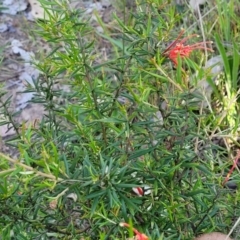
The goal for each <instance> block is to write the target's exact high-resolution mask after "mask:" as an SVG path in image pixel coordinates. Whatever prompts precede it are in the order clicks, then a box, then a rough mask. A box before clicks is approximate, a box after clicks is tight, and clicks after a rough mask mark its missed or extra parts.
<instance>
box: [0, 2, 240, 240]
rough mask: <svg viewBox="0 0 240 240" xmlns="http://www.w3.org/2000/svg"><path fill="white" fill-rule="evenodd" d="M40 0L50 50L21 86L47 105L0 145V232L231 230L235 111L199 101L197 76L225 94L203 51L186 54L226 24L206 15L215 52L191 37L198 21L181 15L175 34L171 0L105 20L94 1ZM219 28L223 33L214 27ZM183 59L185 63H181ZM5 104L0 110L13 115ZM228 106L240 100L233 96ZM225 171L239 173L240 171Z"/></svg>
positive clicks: (18, 235)
mask: <svg viewBox="0 0 240 240" xmlns="http://www.w3.org/2000/svg"><path fill="white" fill-rule="evenodd" d="M39 2H41V3H42V5H43V8H44V10H45V12H46V15H48V16H47V19H48V20H46V21H39V22H38V23H37V27H36V29H37V30H35V32H34V34H33V36H35V35H37V36H38V39H39V38H41V40H42V41H45V42H46V44H49V47H50V49H51V51H50V52H48V53H47V54H45V53H42V54H43V56H44V57H43V58H41V59H36V61H35V62H34V64H35V66H36V67H37V68H38V69H39V70H40V71H41V76H40V77H39V78H38V79H34V81H33V83H34V84H33V85H30V84H28V89H27V92H30V91H31V92H33V93H34V98H33V99H32V103H38V104H41V105H42V106H44V109H45V110H44V116H43V118H42V119H40V120H38V121H37V120H36V121H35V124H28V125H27V124H25V123H23V124H20V123H19V124H17V125H16V124H15V125H14V126H15V128H16V130H17V132H18V137H16V138H14V139H12V140H9V141H8V142H7V143H8V144H10V145H11V146H13V147H15V149H16V150H17V152H18V158H17V159H16V158H15V159H13V158H12V157H11V156H6V155H5V154H3V153H1V154H0V160H1V161H0V169H1V170H0V212H1V214H0V234H1V237H0V238H1V239H11V237H14V238H15V239H78V240H79V239H87V240H88V239H89V240H90V239H101V240H103V239H104V240H105V239H113V240H117V239H119V240H120V239H127V238H129V237H131V235H135V236H134V237H135V238H137V239H138V240H147V239H153V240H155V239H157V240H159V239H181V240H189V239H194V237H195V236H198V235H200V234H202V233H204V232H209V231H213V230H214V231H216V232H218V231H221V232H225V233H227V232H228V231H229V230H230V229H231V226H232V224H233V222H234V220H235V218H236V217H238V216H239V215H240V205H239V203H238V199H239V191H238V190H237V191H235V192H233V191H232V190H231V189H228V188H227V187H226V186H227V184H222V182H223V181H224V179H225V177H226V175H227V173H228V172H229V168H231V166H232V162H231V161H230V160H229V159H230V158H229V156H230V155H231V152H234V151H235V149H234V148H235V147H236V146H237V147H238V148H239V146H238V145H239V143H238V142H237V140H236V139H235V138H232V133H233V131H235V132H236V131H237V129H238V127H239V122H240V121H238V120H237V119H238V118H239V116H237V115H234V116H235V118H234V119H235V121H233V122H232V123H231V125H230V124H229V122H228V117H229V116H228V117H227V116H226V115H224V114H226V113H227V112H226V113H225V112H224V114H222V115H218V111H217V110H218V109H216V107H215V105H214V104H211V103H210V104H209V105H210V107H209V108H208V109H205V108H204V107H203V104H199V102H200V103H201V101H203V96H202V95H201V94H197V93H196V91H193V89H195V88H196V83H197V82H199V81H202V80H208V81H209V82H210V83H212V85H211V86H212V87H213V89H214V93H213V96H212V97H213V98H216V96H222V95H221V94H220V93H221V92H220V91H218V86H216V85H215V83H214V81H213V80H212V78H211V75H210V74H209V72H211V69H210V70H209V69H205V68H204V64H205V63H204V62H203V59H204V51H198V52H197V53H198V54H196V56H194V58H193V57H191V58H190V54H191V53H192V52H193V51H195V50H204V49H205V50H207V51H208V53H209V55H210V56H209V57H212V55H213V56H214V54H218V55H219V54H221V55H224V56H225V55H226V56H227V54H224V53H225V52H226V51H224V48H223V46H222V45H221V44H219V42H220V41H222V42H224V41H225V40H226V39H225V38H224V36H225V35H227V32H225V34H222V32H221V31H220V30H221V29H222V28H220V27H219V25H218V24H219V23H218V22H216V25H215V27H214V29H213V28H212V22H211V23H210V22H207V20H206V22H205V24H204V28H205V29H204V31H205V34H206V39H209V41H210V40H212V41H215V39H216V40H217V43H218V44H217V46H218V49H216V50H215V52H213V51H212V48H211V47H210V46H205V45H210V42H209V41H207V42H200V43H196V42H195V41H196V38H195V36H196V35H195V34H201V32H200V31H199V30H198V28H197V27H196V28H192V27H191V26H192V25H191V26H189V22H184V25H185V29H188V30H186V31H181V32H180V34H179V35H178V36H176V35H177V34H176V33H178V32H179V28H180V26H181V24H182V23H183V21H185V16H183V15H182V14H183V13H179V12H177V8H176V5H175V4H173V2H174V1H172V2H171V1H161V0H148V1H136V6H135V7H134V8H133V9H132V10H130V8H128V9H127V8H121V9H118V10H119V11H116V14H113V17H112V19H111V20H110V22H109V23H104V22H103V18H101V16H100V15H99V14H98V13H97V12H94V11H93V13H92V14H93V15H94V17H93V18H91V19H89V11H88V12H86V11H84V10H82V9H80V10H79V11H76V10H75V9H70V8H69V7H68V4H67V1H57V0H52V1H51V3H50V2H48V1H45V0H39ZM209 2H211V1H209ZM214 2H215V1H214ZM217 2H218V1H217ZM225 2H226V4H225V3H224V4H225V5H227V6H228V12H226V13H225V14H229V13H231V14H230V15H226V16H228V18H227V17H226V19H227V20H229V21H231V24H232V26H236V27H237V28H239V26H240V25H239V24H240V21H237V20H236V19H237V16H236V15H234V12H233V11H232V8H231V5H230V4H231V2H232V1H225ZM120 3H123V1H120ZM228 3H229V4H228ZM209 4H210V3H209ZM114 6H115V7H117V6H118V4H116V5H114ZM220 6H221V5H220V3H218V6H217V7H220ZM50 9H51V11H50ZM123 9H125V11H126V10H127V12H125V13H123V12H122V10H123ZM216 11H217V9H216V8H213V10H212V11H209V13H208V14H214V13H216ZM186 15H187V16H189V19H188V20H189V21H190V22H192V23H195V21H196V19H195V18H194V15H192V14H188V12H187V13H186ZM205 19H208V18H205ZM95 20H97V22H92V21H95ZM96 26H97V27H96ZM193 26H195V25H193ZM189 29H191V30H189ZM228 29H231V28H228ZM211 31H214V32H211ZM218 31H219V32H218ZM229 31H230V30H229ZM208 32H211V34H208ZM215 33H216V34H218V35H217V36H221V38H220V37H216V38H215V39H213V38H212V35H214V34H215ZM183 34H184V35H185V36H186V37H184V38H182V36H183ZM236 34H238V35H239V33H238V32H237V31H236ZM231 36H233V33H231V34H230V35H228V37H231ZM173 39H175V40H174V41H173V42H172V44H170V45H169V46H168V47H166V45H167V44H166V42H169V41H172V40H173ZM232 40H233V42H234V46H235V47H236V49H235V50H233V51H235V52H234V54H233V59H234V61H233V62H234V64H233V68H232V69H233V70H232V71H231V70H229V69H231V68H230V67H228V65H229V64H230V62H228V58H227V57H225V58H223V60H224V64H225V65H224V66H226V67H225V70H226V71H225V72H223V74H222V76H224V77H225V76H226V77H227V79H235V81H234V84H230V83H231V82H229V81H228V83H229V85H228V86H235V88H234V87H232V88H228V90H229V89H232V91H229V92H230V93H232V95H233V93H235V95H234V97H235V98H234V99H238V95H237V91H238V90H237V91H234V89H237V87H238V86H239V85H238V82H237V79H238V78H237V74H236V73H237V69H238V68H237V65H238V63H239V56H238V54H237V53H238V52H239V50H240V49H239V45H238V44H235V42H237V36H236V38H235V37H232ZM187 42H189V45H187ZM212 46H213V48H214V46H215V42H214V43H213V45H212ZM39 56H41V54H39ZM179 59H180V60H182V61H186V62H187V63H190V64H189V66H190V67H189V68H186V69H185V70H184V71H182V69H181V65H180V64H179V62H178V60H179ZM169 60H170V61H171V62H173V64H169V62H170V61H169ZM172 65H175V66H172ZM227 69H228V70H227ZM230 72H231V73H230ZM230 76H232V77H233V78H232V77H230ZM224 77H223V79H222V82H221V81H220V83H221V84H222V85H223V86H224V85H226V84H225V82H224V81H225V78H224ZM221 84H220V85H221ZM236 86H237V87H236ZM217 93H218V95H217ZM230 95H231V94H229V96H230ZM232 95H231V96H232ZM223 99H224V97H223V96H222V98H221V97H219V99H218V100H219V101H220V103H221V100H223ZM8 104H9V99H8V100H7V102H5V103H4V102H3V103H2V106H1V114H5V115H8V118H5V119H8V120H9V121H8V123H9V124H11V121H13V119H12V118H11V117H9V112H8V111H7V110H8V107H6V106H9V105H8ZM232 107H234V108H235V110H236V109H239V103H238V102H237V100H236V101H235V102H234V104H233V106H232ZM233 113H234V111H233ZM5 123H6V122H5ZM2 124H4V123H2ZM219 139H220V140H221V141H220V140H219ZM230 140H231V141H230ZM230 142H231V143H232V145H230V144H229V145H227V144H228V143H230ZM233 143H234V144H233ZM238 158H239V154H238V157H236V159H235V164H234V167H235V166H236V165H237V161H238V160H237V159H238ZM229 174H231V180H232V181H234V182H235V183H236V185H239V182H240V177H239V174H238V172H237V171H232V170H231V171H230V172H229ZM229 176H230V175H227V180H228V177H229ZM119 223H121V224H120V225H119ZM129 223H132V225H133V226H134V227H132V225H131V224H129ZM121 226H123V227H121Z"/></svg>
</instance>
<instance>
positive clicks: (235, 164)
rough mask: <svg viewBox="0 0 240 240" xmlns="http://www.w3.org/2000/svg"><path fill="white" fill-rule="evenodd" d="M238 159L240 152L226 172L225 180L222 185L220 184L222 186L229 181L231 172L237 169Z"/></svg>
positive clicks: (239, 151)
mask: <svg viewBox="0 0 240 240" xmlns="http://www.w3.org/2000/svg"><path fill="white" fill-rule="evenodd" d="M239 159H240V150H238V152H237V156H236V157H235V159H234V161H233V165H232V167H231V169H230V171H229V172H228V174H227V176H226V178H225V180H224V181H223V183H222V185H223V186H224V185H225V183H226V182H227V181H228V180H229V178H230V176H231V174H232V172H233V170H234V169H235V168H236V167H237V163H238V160H239Z"/></svg>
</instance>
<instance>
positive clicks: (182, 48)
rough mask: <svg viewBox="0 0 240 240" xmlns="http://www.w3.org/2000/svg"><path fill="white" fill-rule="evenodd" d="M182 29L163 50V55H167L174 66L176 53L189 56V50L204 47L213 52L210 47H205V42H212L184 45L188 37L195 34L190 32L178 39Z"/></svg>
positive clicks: (180, 55)
mask: <svg viewBox="0 0 240 240" xmlns="http://www.w3.org/2000/svg"><path fill="white" fill-rule="evenodd" d="M183 33H184V30H182V31H181V32H180V33H179V35H178V37H177V39H176V40H175V41H174V42H173V43H171V44H170V45H169V46H168V47H167V48H166V50H165V51H164V52H163V55H165V56H167V57H168V58H169V59H170V60H171V61H172V62H173V63H174V64H175V65H176V66H177V64H178V62H177V59H178V55H179V57H181V58H185V57H189V55H190V54H191V52H192V51H193V50H196V49H205V50H208V51H211V52H213V50H212V49H211V48H206V47H205V46H206V44H211V43H212V42H210V41H209V42H199V43H195V44H193V45H184V44H185V43H186V42H187V41H188V40H189V39H190V38H192V37H195V36H197V35H196V34H192V35H190V36H188V37H185V38H183V39H182V40H180V38H181V36H182V35H183Z"/></svg>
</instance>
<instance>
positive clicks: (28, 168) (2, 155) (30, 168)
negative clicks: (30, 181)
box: [0, 152, 63, 181]
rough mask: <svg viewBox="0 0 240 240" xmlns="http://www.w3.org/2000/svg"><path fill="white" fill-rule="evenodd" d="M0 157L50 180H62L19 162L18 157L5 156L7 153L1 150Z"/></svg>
mask: <svg viewBox="0 0 240 240" xmlns="http://www.w3.org/2000/svg"><path fill="white" fill-rule="evenodd" d="M0 157H3V158H5V159H6V160H7V161H9V162H11V163H13V164H15V165H18V166H20V167H22V168H24V169H25V170H29V171H33V172H34V173H35V174H36V175H38V176H41V177H45V178H49V179H52V180H55V181H62V180H63V179H62V178H57V177H56V176H54V175H53V174H47V173H43V172H40V171H38V170H36V169H35V168H33V167H30V166H28V165H26V164H24V163H21V162H20V161H19V160H18V159H17V160H15V159H12V158H10V157H9V156H7V155H5V154H3V153H1V152H0Z"/></svg>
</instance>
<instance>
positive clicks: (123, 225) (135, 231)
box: [119, 223, 149, 240]
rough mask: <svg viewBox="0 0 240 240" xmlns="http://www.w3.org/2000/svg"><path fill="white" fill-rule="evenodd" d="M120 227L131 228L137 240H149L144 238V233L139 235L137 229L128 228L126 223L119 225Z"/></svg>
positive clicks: (146, 237)
mask: <svg viewBox="0 0 240 240" xmlns="http://www.w3.org/2000/svg"><path fill="white" fill-rule="evenodd" d="M119 225H120V226H121V227H128V228H132V230H133V232H134V234H135V235H136V238H137V240H149V238H148V236H146V235H145V234H144V233H140V232H139V231H138V230H137V229H135V228H133V227H132V226H130V225H129V224H128V223H120V224H119Z"/></svg>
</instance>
